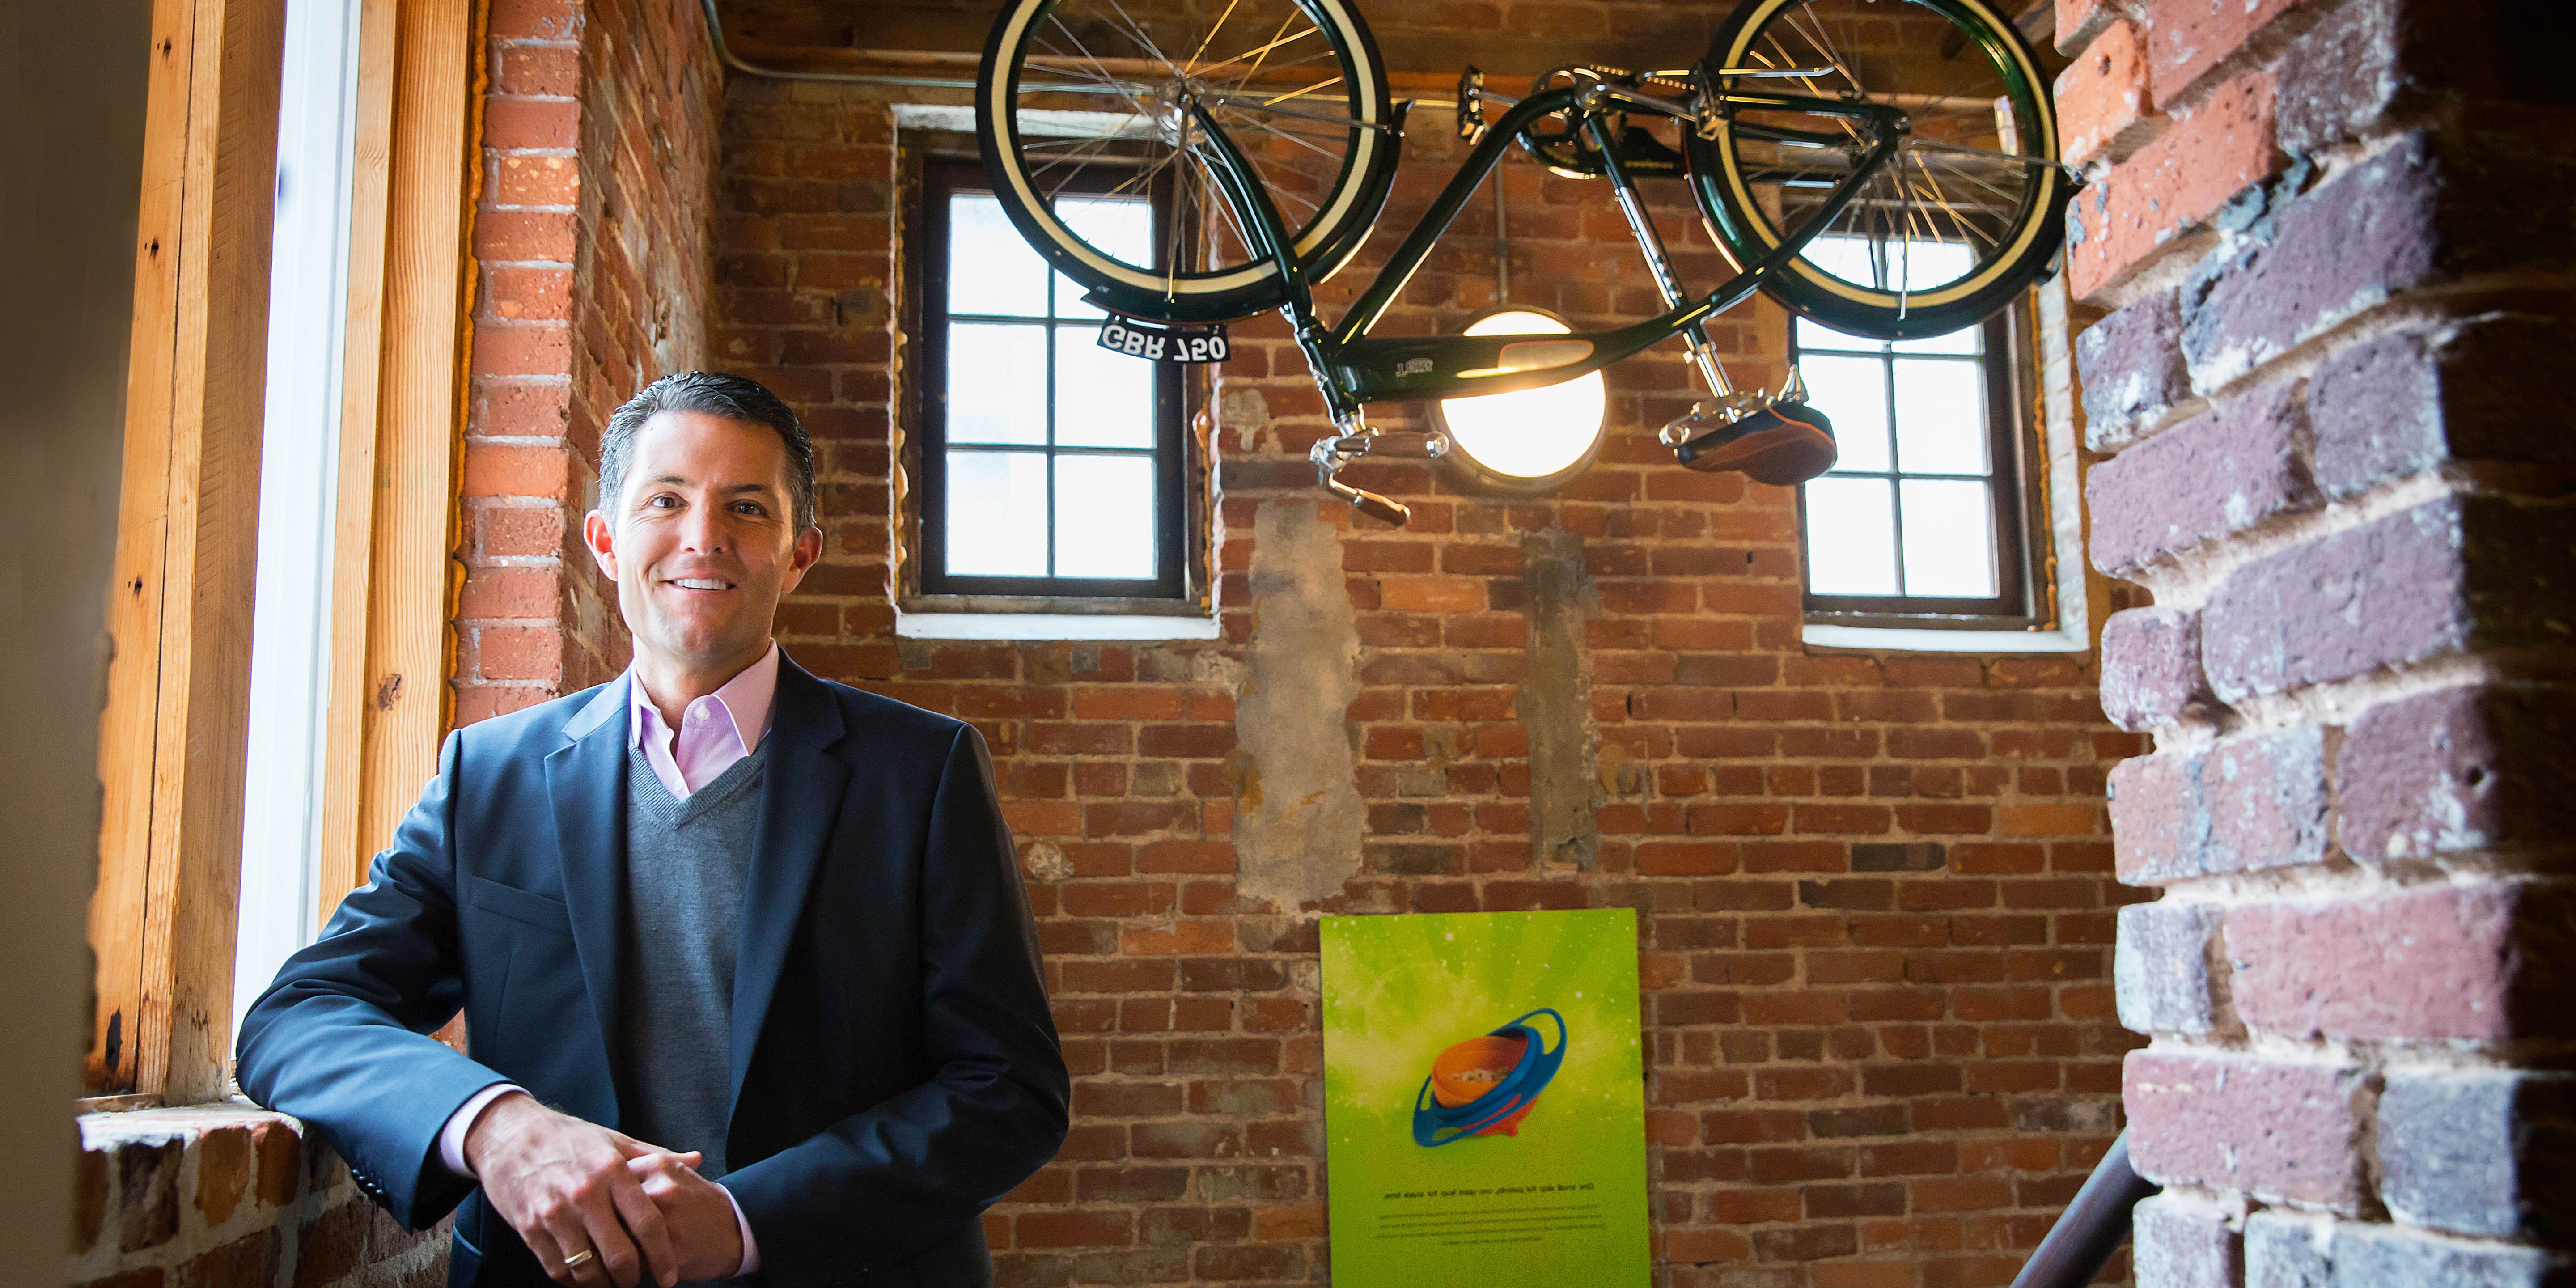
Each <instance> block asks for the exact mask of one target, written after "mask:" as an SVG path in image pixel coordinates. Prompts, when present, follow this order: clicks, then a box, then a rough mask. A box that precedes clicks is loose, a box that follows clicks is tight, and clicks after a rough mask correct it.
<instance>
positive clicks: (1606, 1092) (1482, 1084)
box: [1323, 908, 1651, 1288]
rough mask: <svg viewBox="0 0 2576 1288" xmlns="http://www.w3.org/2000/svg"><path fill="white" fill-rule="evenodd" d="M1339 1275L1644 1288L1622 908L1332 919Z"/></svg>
mask: <svg viewBox="0 0 2576 1288" xmlns="http://www.w3.org/2000/svg"><path fill="white" fill-rule="evenodd" d="M1323 968H1324V980H1323V984H1324V1137H1325V1157H1326V1162H1327V1174H1328V1177H1329V1184H1328V1186H1327V1191H1326V1195H1325V1201H1326V1205H1327V1210H1328V1213H1329V1215H1330V1217H1331V1223H1332V1224H1331V1235H1332V1258H1333V1261H1332V1269H1333V1282H1334V1284H1335V1285H1336V1286H1337V1288H1491V1286H1492V1285H1494V1284H1496V1283H1542V1284H1555V1283H1563V1284H1582V1285H1585V1286H1586V1288H1594V1286H1595V1285H1598V1286H1600V1288H1646V1285H1647V1283H1648V1281H1649V1279H1650V1277H1651V1268H1650V1260H1649V1248H1648V1243H1647V1206H1646V1204H1647V1198H1646V1124H1645V1060H1644V1053H1643V1050H1642V1048H1641V1046H1640V1045H1639V1038H1638V1031H1637V917H1636V914H1635V913H1634V912H1632V911H1630V910H1628V909H1625V908H1605V909H1590V910H1583V911H1575V912H1485V913H1454V914H1441V915H1415V916H1396V917H1327V918H1325V919H1324V924H1323Z"/></svg>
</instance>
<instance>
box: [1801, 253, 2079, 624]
mask: <svg viewBox="0 0 2576 1288" xmlns="http://www.w3.org/2000/svg"><path fill="white" fill-rule="evenodd" d="M1983 325H1984V327H1985V330H1986V336H1985V343H1986V352H1987V354H1988V355H1989V356H1988V357H1987V358H1986V359H1984V360H1981V365H1982V366H1983V367H1984V374H1985V378H1986V407H1987V442H1988V445H1989V451H1990V453H1991V459H1992V460H1993V461H1994V463H1995V468H1994V471H1993V473H1992V474H1991V475H1990V477H1991V478H1992V479H1993V480H1994V484H1995V486H1994V514H1993V522H1994V525H1995V527H1994V531H1995V548H1996V551H1995V553H1996V565H1997V566H1996V576H1997V590H1998V592H1999V593H1998V594H1997V595H1996V596H1995V597H1993V598H1991V599H1983V600H1973V599H1972V600H1960V599H1950V598H1943V597H1932V596H1914V597H1908V596H1893V595H1887V596H1864V595H1818V594H1815V593H1813V592H1806V591H1803V590H1802V595H1803V603H1804V617H1805V620H1806V621H1807V622H1808V623H1809V624H1810V625H1830V626H1856V627H1881V628H1902V629H1909V630H1964V631H1993V630H2045V629H2050V628H2053V627H2054V626H2055V625H2056V618H2057V613H2056V603H2057V599H2056V593H2055V587H2054V586H2053V585H2052V584H2051V581H2052V577H2051V573H2052V568H2053V565H2052V562H2051V560H2050V558H2049V554H2050V552H2051V551H2052V550H2053V549H2054V546H2053V544H2052V543H2051V541H2050V528H2049V519H2048V512H2047V510H2046V508H2045V501H2044V493H2045V480H2046V474H2047V470H2048V454H2047V451H2046V449H2045V444H2044V442H2043V434H2042V426H2043V424H2044V420H2043V418H2042V416H2041V415H2040V414H2039V410H2038V392H2037V391H2038V389H2039V387H2040V378H2041V369H2042V367H2043V366H2044V364H2045V355H2044V354H2043V353H2042V351H2041V348H2040V331H2039V326H2038V318H2037V313H2036V305H2035V301H2033V300H2032V299H2029V298H2025V299H2024V300H2022V301H2020V302H2018V303H2016V304H2014V305H2013V306H2012V307H2010V308H2007V309H2005V310H2004V311H2003V312H2001V313H1998V314H1996V315H1995V316H1994V317H1992V318H1990V319H1988V320H1987V321H1986V322H1985V323H1984V324H1983ZM1790 334H1791V340H1790V360H1791V361H1792V362H1795V361H1797V356H1798V350H1797V346H1796V340H1795V335H1796V332H1795V329H1794V328H1792V330H1791V333H1790ZM1998 352H2000V353H2001V354H2003V355H2004V356H2003V360H2002V361H1994V360H1993V359H1992V355H1993V354H1996V353H1998ZM1898 356H1903V355H1898ZM1891 396H1892V390H1891ZM2007 481H2009V484H2010V486H2006V483H2007ZM1806 507H1807V500H1806V490H1805V489H1804V488H1801V489H1799V494H1798V534H1799V535H1798V540H1799V545H1800V549H1801V552H1802V558H1801V562H1802V563H1803V562H1804V559H1803V551H1804V548H1805V543H1806ZM1900 540H1901V536H1900ZM1901 557H1902V553H1901V550H1900V558H1901ZM1802 576H1803V574H1802Z"/></svg>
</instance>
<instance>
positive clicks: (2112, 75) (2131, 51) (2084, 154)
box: [2057, 22, 2164, 165]
mask: <svg viewBox="0 0 2576 1288" xmlns="http://www.w3.org/2000/svg"><path fill="white" fill-rule="evenodd" d="M2147 103H2148V99H2147V51H2146V44H2145V41H2143V40H2142V39H2141V38H2140V37H2139V35H2138V29H2137V27H2136V26H2135V25H2134V24H2131V23H2127V22H2110V23H2107V24H2105V25H2104V26H2103V29H2102V32H2101V34H2100V36H2098V37H2097V38H2096V39H2095V40H2094V41H2093V42H2092V45H2091V46H2090V47H2089V48H2086V49H2085V50H2084V52H2082V53H2081V54H2078V55H2076V56H2075V60H2074V61H2073V62H2071V63H2068V64H2067V66H2066V70H2065V71H2062V72H2060V73H2058V75H2057V131H2058V137H2059V139H2060V140H2061V143H2060V145H2059V153H2060V155H2061V157H2062V158H2063V159H2064V160H2065V162H2066V163H2067V164H2068V165H2082V164H2084V163H2085V162H2087V161H2090V160H2092V159H2093V158H2095V157H2097V156H2099V157H2104V158H2106V159H2109V160H2112V161H2119V160H2123V159H2126V158H2127V157H2128V156H2129V154H2130V153H2133V152H2135V151H2137V150H2138V149H2139V148H2140V147H2142V146H2144V145H2145V144H2146V143H2147V142H2149V141H2150V140H2152V139H2153V138H2154V137H2155V135H2156V133H2157V132H2158V131H2159V130H2161V129H2162V128H2163V126H2164V118H2163V117H2162V116H2160V115H2158V114H2156V113H2155V112H2153V111H2151V110H2149V108H2148V106H2147Z"/></svg>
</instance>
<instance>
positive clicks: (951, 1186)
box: [238, 659, 1069, 1288]
mask: <svg viewBox="0 0 2576 1288" xmlns="http://www.w3.org/2000/svg"><path fill="white" fill-rule="evenodd" d="M626 703H627V688H626V681H625V680H623V679H620V680H617V681H614V682H611V683H609V684H606V685H603V686H601V687H599V688H596V689H591V690H588V691H586V692H582V693H577V694H574V695H572V696H570V697H566V698H562V699H559V700H557V701H554V702H549V703H547V704H545V705H544V706H540V707H535V708H531V709H529V710H527V711H522V712H518V713H516V714H513V715H508V716H503V717H500V718H498V719H495V720H489V721H486V722H484V723H481V724H477V725H474V726H472V727H470V728H466V729H462V730H459V731H458V732H457V733H455V734H454V735H452V736H450V737H449V738H448V740H447V744H446V746H445V747H444V748H442V749H441V751H440V753H439V773H438V777H437V778H436V779H435V780H433V781H432V782H431V783H430V784H429V787H428V789H427V790H426V791H424V792H423V793H422V794H421V798H420V803H419V804H418V805H417V806H415V807H413V809H412V811H411V813H410V815H409V816H408V817H406V818H405V819H404V820H403V822H402V825H401V827H400V828H399V829H398V830H397V831H396V833H395V836H394V841H393V845H392V847H391V848H389V849H387V850H386V851H385V852H383V853H382V854H379V855H377V856H376V860H375V865H374V870H373V873H372V877H371V879H370V880H369V881H368V883H367V885H366V886H365V887H364V888H362V889H360V890H358V891H357V892H356V893H354V894H352V895H350V896H349V897H348V899H347V900H346V901H345V902H343V903H342V904H341V905H340V909H339V911H338V912H337V913H336V914H334V915H333V916H332V918H331V922H330V925H329V926H328V927H326V928H325V929H324V931H323V933H322V938H321V939H320V941H319V942H317V943H315V944H314V945H313V946H312V947H310V948H307V949H305V950H304V951H302V952H300V953H297V954H296V955H295V956H294V957H293V958H291V959H289V960H288V961H287V963H286V966H285V968H284V969H282V970H281V971H279V973H278V977H277V982H276V983H275V984H273V985H271V986H270V988H269V990H268V992H267V993H266V994H264V995H263V996H262V997H261V998H260V1000H259V1002H258V1003H257V1004H256V1005H254V1006H253V1007H252V1008H251V1010H250V1014H249V1016H248V1017H247V1018H246V1019H245V1020H244V1021H243V1024H242V1032H241V1041H240V1050H239V1056H240V1059H239V1065H238V1068H239V1076H240V1080H241V1085H242V1089H243V1090H244V1091H246V1092H248V1093H250V1096H251V1098H252V1099H254V1100H257V1101H258V1102H259V1103H261V1104H263V1105H267V1106H269V1107H270V1108H273V1109H276V1110H279V1111H281V1112H284V1113H289V1114H293V1115H295V1116H296V1117H298V1118H301V1119H303V1120H304V1121H305V1122H306V1123H308V1124H310V1125H313V1126H316V1127H319V1128H320V1129H321V1131H322V1133H323V1135H324V1136H325V1137H326V1138H327V1139H328V1140H329V1141H330V1142H331V1144H332V1145H333V1146H335V1147H336V1148H338V1150H339V1151H340V1153H341V1155H342V1157H344V1158H346V1159H347V1160H348V1163H349V1170H350V1172H351V1174H352V1175H353V1176H354V1177H355V1178H356V1179H357V1183H358V1184H359V1185H360V1186H361V1187H362V1188H363V1189H365V1190H366V1191H367V1193H369V1194H371V1195H373V1196H374V1197H375V1198H376V1199H377V1200H378V1201H379V1202H381V1203H383V1204H384V1205H385V1206H386V1207H387V1208H388V1209H390V1210H391V1211H392V1213H393V1215H394V1217H395V1219H397V1220H399V1221H401V1222H402V1223H403V1224H404V1225H406V1226H408V1227H411V1228H413V1229H418V1228H421V1227H423V1226H427V1225H429V1224H431V1223H433V1222H435V1221H437V1220H438V1219H439V1218H440V1217H441V1216H443V1215H445V1214H446V1213H447V1212H448V1211H449V1210H450V1209H451V1208H456V1207H457V1206H458V1204H459V1203H460V1202H462V1203H463V1204H464V1206H463V1208H462V1210H460V1211H458V1213H457V1228H456V1238H457V1243H456V1247H455V1249H454V1253H453V1259H452V1261H451V1263H450V1264H451V1268H450V1273H449V1282H450V1283H451V1284H456V1285H465V1284H476V1285H484V1286H486V1288H496V1286H500V1285H528V1286H529V1288H534V1286H535V1285H538V1284H543V1283H546V1282H547V1280H546V1279H545V1276H544V1274H543V1272H542V1270H541V1269H540V1268H539V1267H538V1266H537V1263H536V1259H535V1258H534V1256H532V1255H531V1254H530V1253H529V1252H528V1250H527V1247H526V1245H524V1244H522V1243H521V1242H520V1241H519V1238H518V1235H517V1234H516V1232H514V1231H512V1230H511V1229H510V1227H509V1224H508V1223H507V1222H505V1221H503V1220H501V1219H500V1217H499V1216H498V1215H496V1214H494V1213H492V1212H491V1211H490V1210H489V1209H488V1208H487V1207H486V1206H485V1205H484V1203H483V1201H482V1196H481V1194H480V1192H479V1191H476V1190H475V1189H474V1188H473V1183H472V1182H471V1181H468V1180H465V1179H462V1178H460V1177H457V1176H456V1175H454V1174H453V1173H450V1172H449V1171H448V1170H447V1169H446V1167H445V1166H444V1165H442V1164H441V1163H440V1161H439V1156H438V1133H439V1129H440V1128H441V1127H442V1126H443V1125H444V1124H445V1123H446V1121H447V1119H448V1117H449V1115H451V1114H453V1113H454V1112H455V1111H456V1110H457V1109H458V1108H459V1107H460V1106H462V1105H463V1104H464V1103H465V1101H466V1100H468V1099H470V1098H471V1097H472V1096H473V1094H474V1093H475V1092H476V1091H478V1090H480V1089H482V1088H483V1087H485V1086H488V1085H490V1084H491V1083H493V1082H495V1081H503V1080H506V1081H511V1082H516V1083H518V1084H520V1085H521V1086H524V1087H526V1088H527V1089H528V1090H529V1091H530V1092H532V1093H534V1094H535V1095H536V1097H537V1098H538V1099H539V1100H541V1101H544V1102H545V1103H547V1104H550V1105H553V1106H555V1107H557V1108H560V1109H562V1110H564V1111H565V1112H567V1113H571V1114H574V1115H577V1116H579V1117H582V1118H585V1119H588V1120H590V1121H592V1122H596V1123H601V1124H604V1125H607V1126H612V1127H613V1126H616V1125H617V1123H618V1121H619V1117H620V1113H619V1091H620V1087H621V1085H622V1080H623V1079H624V1078H625V1077H626V1075H627V1071H626V1070H623V1069H621V1068H619V1067H618V1065H619V1061H618V1060H617V1059H616V1058H615V1057H614V1056H613V1054H612V1053H613V1052H615V1051H616V1050H617V1049H618V1048H617V1046H616V1045H615V1035H616V1034H617V1023H618V1020H617V1017H618V987H619V980H618V969H617V967H618V948H619V939H620V936H621V935H622V934H623V933H625V927H626V926H627V924H628V918H627V903H626V900H627V892H626V880H625V867H626V864H625V854H626V846H625V839H626V838H625V831H626V800H625V797H626V737H627V718H626ZM764 745H765V749H766V750H767V752H768V756H769V764H768V768H767V770H766V771H765V773H764V775H763V780H762V784H761V802H760V822H759V827H758V838H759V839H758V842H757V847H756V853H755V854H754V856H753V858H752V864H751V872H750V877H749V880H748V883H747V885H746V887H745V890H744V893H743V909H742V938H741V941H740V950H739V956H738V959H737V962H738V964H737V965H736V967H735V973H734V992H733V1069H732V1075H733V1085H734V1105H733V1115H732V1119H731V1123H730V1125H729V1127H728V1129H727V1132H726V1137H725V1151H726V1157H727V1159H728V1160H730V1161H731V1163H732V1165H733V1171H732V1172H731V1173H730V1174H729V1175H727V1176H725V1177H724V1178H723V1181H722V1183H723V1184H724V1185H725V1186H726V1187H728V1188H729V1189H730V1190H731V1191H732V1192H733V1195H734V1197H735V1199H736V1200H737V1201H738V1202H739V1203H740V1204H741V1205H742V1211H743V1215H744V1217H745V1219H747V1220H748V1221H749V1222H750V1223H751V1230H752V1235H753V1237H754V1238H755V1239H756V1240H757V1241H758V1243H759V1245H760V1257H761V1276H762V1277H763V1278H765V1279H766V1280H767V1281H768V1282H769V1283H772V1284H776V1285H780V1286H781V1288H786V1286H789V1285H796V1286H802V1285H822V1284H838V1283H853V1282H864V1283H870V1284H891V1285H904V1286H906V1288H909V1286H910V1285H915V1284H918V1285H921V1286H922V1288H950V1286H951V1285H955V1284H971V1283H976V1282H980V1281H982V1280H985V1279H988V1278H989V1276H990V1274H991V1259H990V1255H989V1253H988V1252H987V1251H986V1249H985V1243H984V1232H983V1225H982V1222H981V1220H980V1217H981V1214H982V1212H983V1210H984V1208H985V1207H986V1206H988V1205H990V1204H991V1203H993V1202H994V1201H995V1200H997V1199H999V1198H1001V1197H1002V1195H1003V1194H1005V1193H1007V1192H1008V1191H1009V1190H1010V1189H1011V1188H1012V1187H1013V1186H1016V1185H1018V1184H1019V1183H1020V1182H1021V1181H1022V1180H1023V1179H1025V1178H1027V1177H1028V1176H1029V1174H1030V1173H1032V1172H1034V1171H1036V1170H1037V1169H1038V1168H1039V1167H1040V1166H1042V1165H1044V1164H1045V1163H1046V1161H1047V1160H1048V1159H1049V1158H1051V1157H1053V1156H1054V1154H1055V1151H1056V1147H1057V1146H1058V1145H1059V1144H1061V1143H1062V1142H1063V1139H1064V1132H1065V1120H1066V1100H1067V1097H1068V1094H1069V1084H1068V1081H1067V1078H1066V1074H1065V1066H1064V1060H1063V1056H1062V1054H1061V1052H1060V1050H1059V1049H1058V1046H1057V1042H1056V1033H1055V1025H1054V1023H1053V1021H1052V1020H1051V1019H1050V1018H1049V1015H1048V1011H1047V1001H1046V994H1045V989H1044V985H1043V983H1042V982H1041V979H1040V973H1039V972H1040V966H1039V957H1038V948H1037V932H1036V927H1035V924H1034V923H1033V922H1032V920H1031V918H1030V915H1029V907H1028V900H1027V895H1026V892H1025V891H1024V890H1023V889H1022V888H1021V885H1020V878H1019V866H1018V863H1017V862H1016V859H1015V855H1014V852H1013V849H1012V845H1011V839H1010V835H1009V833H1008V831H1007V830H1006V829H1005V828H1004V826H1003V823H1002V817H1001V810H1000V806H999V802H998V801H997V799H996V794H995V791H994V786H993V771H992V762H991V759H990V758H989V757H988V756H987V754H986V752H985V750H984V742H983V739H982V738H981V737H980V736H978V735H977V734H976V732H975V730H974V728H973V727H972V726H970V725H967V724H965V723H963V722H960V721H957V720H952V719H950V718H948V717H946V716H940V715H934V714H932V713H930V712H927V711H923V710H920V709H918V708H915V707H910V706H906V705H904V704H902V703H900V702H896V701H893V700H891V699H888V698H881V697H877V696H875V695H873V694H868V693H862V692H860V691H858V690H856V689H852V688H849V687H847V686H844V685H838V684H832V683H828V682H826V681H823V680H819V679H816V678H815V677H814V676H812V675H809V674H807V673H806V672H805V671H804V670H803V669H802V668H800V667H798V666H797V665H796V664H795V663H794V662H793V661H787V660H783V659H782V663H781V665H780V667H779V674H778V697H777V707H776V714H775V717H774V719H773V723H772V724H771V726H770V733H769V735H768V737H767V739H766V740H765V744H764ZM460 1009H461V1010H463V1011H464V1013H465V1032H466V1043H467V1049H468V1050H469V1051H470V1052H472V1055H471V1057H470V1058H469V1057H468V1056H465V1055H459V1054H457V1053H456V1052H455V1051H453V1050H450V1049H449V1048H447V1047H445V1046H443V1045H441V1044H439V1043H438V1042H437V1041H435V1040H434V1039H432V1038H430V1037H428V1036H426V1035H427V1034H428V1033H430V1032H431V1031H433V1030H435V1029H437V1028H438V1027H439V1026H440V1025H442V1024H444V1023H446V1022H447V1020H448V1019H449V1018H450V1017H451V1016H453V1015H455V1014H456V1013H457V1011H459V1010H460Z"/></svg>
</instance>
